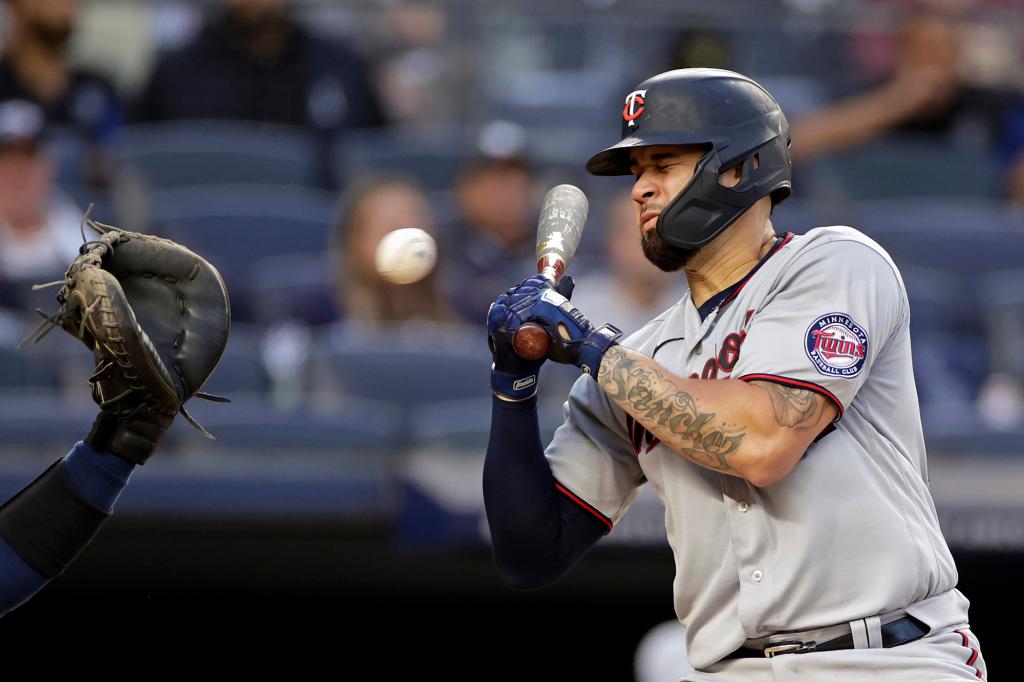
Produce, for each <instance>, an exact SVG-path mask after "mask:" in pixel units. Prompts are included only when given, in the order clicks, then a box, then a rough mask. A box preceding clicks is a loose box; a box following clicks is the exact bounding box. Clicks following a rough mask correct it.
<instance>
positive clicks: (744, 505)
mask: <svg viewBox="0 0 1024 682" xmlns="http://www.w3.org/2000/svg"><path fill="white" fill-rule="evenodd" d="M736 506H737V507H739V510H740V511H741V512H743V513H744V514H746V513H747V510H748V509H750V503H749V502H747V501H746V500H740V501H739V504H737V505H736Z"/></svg>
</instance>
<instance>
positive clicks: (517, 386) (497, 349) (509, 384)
mask: <svg viewBox="0 0 1024 682" xmlns="http://www.w3.org/2000/svg"><path fill="white" fill-rule="evenodd" d="M574 286H575V284H574V282H573V280H572V277H568V276H567V277H563V278H562V279H561V281H559V283H558V288H557V289H555V288H553V287H552V285H551V282H550V281H549V280H548V279H547V278H545V277H542V276H540V275H533V276H532V277H528V278H526V279H524V280H523V281H522V282H520V283H519V284H518V285H516V286H514V287H512V288H511V289H509V290H507V291H506V292H505V293H503V294H502V295H501V296H499V297H498V298H497V300H496V301H495V302H494V303H492V304H491V307H490V309H489V310H488V311H487V343H488V345H489V346H490V348H491V355H492V357H493V358H494V364H493V365H491V390H492V391H494V393H495V394H496V395H498V396H499V397H501V398H505V399H506V400H513V401H520V400H527V399H528V398H532V397H533V396H534V395H535V394H536V393H537V383H538V378H539V376H540V368H541V365H543V364H544V360H545V359H546V358H540V359H539V360H526V359H524V358H521V357H519V355H517V354H516V352H515V349H514V348H513V347H512V337H513V336H515V333H516V330H518V329H519V327H521V326H522V324H523V322H525V319H523V318H522V317H521V316H520V315H519V314H518V313H517V312H516V311H517V310H518V309H519V308H521V307H522V306H523V305H524V304H527V303H528V302H529V301H531V300H532V299H533V297H534V296H535V295H536V294H537V293H538V292H540V291H544V290H551V291H558V292H560V295H561V296H563V297H565V298H566V299H568V297H569V296H572V290H573V287H574Z"/></svg>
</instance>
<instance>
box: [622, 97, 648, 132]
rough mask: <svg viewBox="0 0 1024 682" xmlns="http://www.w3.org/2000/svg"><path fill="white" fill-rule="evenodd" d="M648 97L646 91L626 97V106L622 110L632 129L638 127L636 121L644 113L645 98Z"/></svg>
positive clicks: (624, 118) (627, 123) (623, 116)
mask: <svg viewBox="0 0 1024 682" xmlns="http://www.w3.org/2000/svg"><path fill="white" fill-rule="evenodd" d="M646 96H647V91H646V90H634V91H633V92H631V93H629V94H628V95H626V106H625V108H624V109H623V110H622V118H623V120H625V121H626V125H628V126H629V127H630V128H632V127H633V126H635V125H636V119H638V118H640V114H642V113H644V97H646Z"/></svg>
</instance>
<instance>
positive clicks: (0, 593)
mask: <svg viewBox="0 0 1024 682" xmlns="http://www.w3.org/2000/svg"><path fill="white" fill-rule="evenodd" d="M134 468H135V465H134V464H132V463H131V462H129V461H128V460H126V459H124V458H123V457H120V456H118V455H115V454H113V453H110V452H102V451H97V450H95V449H93V448H92V447H90V446H89V445H87V444H85V443H78V444H77V445H75V447H74V448H73V449H72V450H71V452H69V453H68V454H67V456H66V457H64V458H63V459H61V460H58V461H57V462H55V463H54V464H53V465H52V466H51V467H50V468H48V469H47V470H46V471H45V472H44V473H43V474H42V475H41V476H39V478H37V479H36V480H35V481H33V482H32V483H31V484H29V485H28V486H26V487H25V488H24V489H22V491H21V492H19V493H18V494H17V495H15V496H14V497H13V498H11V499H10V500H9V501H8V502H7V503H5V504H4V505H3V506H2V507H0V616H2V615H3V614H4V613H6V612H7V611H10V610H11V609H13V608H15V607H17V606H18V605H20V604H23V603H24V602H25V601H27V600H28V599H29V598H30V597H31V596H32V595H33V594H35V593H36V592H38V591H39V590H40V589H42V588H43V586H44V585H46V583H47V582H49V581H50V580H51V579H52V578H55V577H56V576H58V575H60V574H61V573H63V572H64V569H66V568H67V567H68V565H69V564H70V563H71V562H72V561H73V560H74V558H75V557H76V556H77V555H78V554H79V552H81V551H82V549H84V548H85V546H86V545H87V544H88V543H89V541H90V540H92V538H93V536H94V535H95V534H96V532H97V531H98V530H99V528H100V526H101V525H102V524H103V522H104V521H105V520H106V519H107V517H108V516H110V514H111V512H112V511H113V508H114V503H115V502H116V501H117V498H118V496H119V495H120V494H121V491H122V490H123V489H124V487H125V486H126V485H127V484H128V479H129V477H130V475H131V472H132V469H134Z"/></svg>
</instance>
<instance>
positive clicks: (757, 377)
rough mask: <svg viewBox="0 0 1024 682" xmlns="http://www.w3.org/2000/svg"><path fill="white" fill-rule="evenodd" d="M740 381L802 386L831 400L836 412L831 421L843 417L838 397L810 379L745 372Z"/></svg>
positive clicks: (841, 405)
mask: <svg viewBox="0 0 1024 682" xmlns="http://www.w3.org/2000/svg"><path fill="white" fill-rule="evenodd" d="M740 381H768V382H771V383H773V384H782V385H783V386H794V387H796V388H804V389H807V390H808V391H814V392H815V393H817V394H818V395H821V396H824V397H825V398H828V399H829V400H831V401H832V402H833V403H834V404H835V406H836V410H837V412H838V414H837V415H836V418H835V419H834V420H833V421H839V420H840V419H842V417H843V412H844V411H845V410H843V404H842V403H841V402H839V398H837V397H835V395H833V394H832V392H831V391H829V390H828V389H826V388H823V387H821V386H819V385H818V384H815V383H812V382H810V381H801V380H800V379H790V378H789V377H780V376H778V375H776V374H745V375H743V376H741V377H740Z"/></svg>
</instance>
